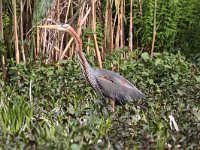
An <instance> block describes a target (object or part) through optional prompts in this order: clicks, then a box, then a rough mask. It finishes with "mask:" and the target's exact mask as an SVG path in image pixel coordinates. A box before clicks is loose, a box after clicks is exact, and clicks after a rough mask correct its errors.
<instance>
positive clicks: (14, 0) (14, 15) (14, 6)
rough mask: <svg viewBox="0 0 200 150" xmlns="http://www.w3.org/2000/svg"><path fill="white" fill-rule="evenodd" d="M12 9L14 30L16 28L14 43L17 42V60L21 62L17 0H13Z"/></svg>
mask: <svg viewBox="0 0 200 150" xmlns="http://www.w3.org/2000/svg"><path fill="white" fill-rule="evenodd" d="M12 10H13V30H14V40H15V41H14V43H15V61H16V63H17V64H19V61H20V56H19V45H18V35H17V13H16V0H12Z"/></svg>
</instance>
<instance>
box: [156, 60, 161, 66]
mask: <svg viewBox="0 0 200 150" xmlns="http://www.w3.org/2000/svg"><path fill="white" fill-rule="evenodd" d="M161 61H162V60H161V59H160V58H157V59H156V61H155V65H156V66H157V65H160V64H161Z"/></svg>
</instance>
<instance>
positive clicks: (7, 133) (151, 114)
mask: <svg viewBox="0 0 200 150" xmlns="http://www.w3.org/2000/svg"><path fill="white" fill-rule="evenodd" d="M119 56H120V52H119V53H112V54H110V55H109V56H107V57H106V58H105V61H104V67H105V68H107V69H110V70H111V69H113V70H118V71H119V74H121V75H123V76H124V77H126V78H127V79H128V80H129V81H131V82H132V83H134V84H135V85H136V87H138V88H139V89H140V90H141V91H142V92H144V93H145V95H146V96H147V98H146V99H145V100H138V101H136V102H134V103H129V104H126V105H125V106H117V108H116V112H115V113H112V112H111V111H110V108H109V107H110V106H109V105H107V104H106V102H105V100H104V99H103V98H100V97H98V96H96V94H95V93H94V91H93V90H92V88H91V87H90V86H89V85H88V84H86V82H85V81H84V79H83V76H82V73H81V71H80V67H79V65H78V63H77V61H76V60H75V59H71V60H69V61H66V62H65V61H63V62H61V65H59V66H58V65H56V64H55V65H53V64H52V65H48V66H45V65H42V64H41V63H40V61H35V62H29V63H28V64H26V65H25V64H20V65H17V66H15V65H14V63H12V62H11V63H10V64H11V66H10V67H9V70H8V73H9V81H7V82H4V81H2V80H0V89H2V90H0V129H1V130H0V140H1V142H0V147H2V148H4V149H14V148H15V149H20V148H21V149H74V150H78V149H105V148H110V149H131V148H135V149H145V148H147V149H151V148H152V149H159V150H160V149H166V148H171V149H178V148H180V149H198V148H200V147H199V145H200V92H199V91H200V76H199V69H198V68H197V67H196V66H195V65H194V64H192V63H189V62H187V61H186V60H185V58H184V57H183V56H181V54H179V53H178V54H176V55H174V54H169V53H165V52H164V53H156V54H155V56H154V58H153V59H151V58H150V57H149V55H148V54H147V53H143V54H142V55H141V58H140V59H138V60H137V61H136V60H135V54H134V53H130V54H129V56H128V58H127V59H126V60H123V59H119ZM116 68H117V69H116ZM170 115H172V116H173V117H174V118H175V121H176V123H177V125H178V128H179V131H176V130H175V129H174V128H173V127H172V128H171V127H170V124H169V123H170V122H169V121H170V120H169V116H170Z"/></svg>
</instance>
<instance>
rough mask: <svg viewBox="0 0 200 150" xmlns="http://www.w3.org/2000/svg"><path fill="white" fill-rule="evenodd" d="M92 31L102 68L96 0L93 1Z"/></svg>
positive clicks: (99, 63)
mask: <svg viewBox="0 0 200 150" xmlns="http://www.w3.org/2000/svg"><path fill="white" fill-rule="evenodd" d="M92 32H93V40H94V48H95V52H96V56H97V61H98V65H99V67H100V68H102V61H101V55H100V51H99V47H98V43H97V37H96V2H95V1H92Z"/></svg>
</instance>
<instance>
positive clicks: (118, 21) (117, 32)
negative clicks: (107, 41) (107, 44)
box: [115, 1, 121, 49]
mask: <svg viewBox="0 0 200 150" xmlns="http://www.w3.org/2000/svg"><path fill="white" fill-rule="evenodd" d="M119 6H120V1H119V3H118V5H117V6H116V7H117V8H116V9H117V11H116V16H117V31H116V36H115V48H117V49H118V48H119V36H120V21H121V20H120V11H119Z"/></svg>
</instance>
